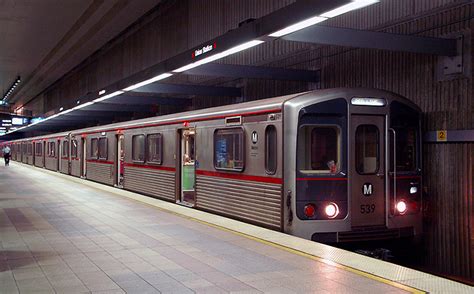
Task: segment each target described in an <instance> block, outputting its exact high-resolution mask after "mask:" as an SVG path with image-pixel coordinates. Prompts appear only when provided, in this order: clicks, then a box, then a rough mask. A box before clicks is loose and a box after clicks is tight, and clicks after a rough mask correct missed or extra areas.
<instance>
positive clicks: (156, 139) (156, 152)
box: [146, 134, 163, 164]
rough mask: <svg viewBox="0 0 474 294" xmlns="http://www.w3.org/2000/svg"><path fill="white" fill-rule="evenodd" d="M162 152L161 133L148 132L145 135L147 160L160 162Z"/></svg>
mask: <svg viewBox="0 0 474 294" xmlns="http://www.w3.org/2000/svg"><path fill="white" fill-rule="evenodd" d="M162 154H163V135H162V134H150V135H148V137H147V156H146V157H147V159H146V160H147V161H148V162H152V163H156V164H161V163H162Z"/></svg>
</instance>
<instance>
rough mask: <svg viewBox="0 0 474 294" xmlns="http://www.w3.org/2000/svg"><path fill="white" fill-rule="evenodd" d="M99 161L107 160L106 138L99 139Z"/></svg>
mask: <svg viewBox="0 0 474 294" xmlns="http://www.w3.org/2000/svg"><path fill="white" fill-rule="evenodd" d="M99 159H104V160H106V159H107V138H99Z"/></svg>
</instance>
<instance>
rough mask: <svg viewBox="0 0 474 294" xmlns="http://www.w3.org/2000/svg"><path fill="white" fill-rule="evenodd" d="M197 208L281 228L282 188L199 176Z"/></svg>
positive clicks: (275, 185)
mask: <svg viewBox="0 0 474 294" xmlns="http://www.w3.org/2000/svg"><path fill="white" fill-rule="evenodd" d="M196 195H197V196H196V207H198V208H201V209H205V210H208V211H213V212H216V213H219V214H223V215H226V216H230V217H234V218H238V219H242V220H245V221H250V222H253V223H257V224H261V225H264V226H266V227H270V228H274V229H280V227H281V185H280V184H267V183H256V182H250V181H240V180H233V179H223V178H218V177H209V176H202V175H197V177H196Z"/></svg>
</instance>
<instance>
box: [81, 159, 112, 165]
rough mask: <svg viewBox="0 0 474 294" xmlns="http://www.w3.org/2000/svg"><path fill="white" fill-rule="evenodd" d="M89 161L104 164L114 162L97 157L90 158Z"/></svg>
mask: <svg viewBox="0 0 474 294" xmlns="http://www.w3.org/2000/svg"><path fill="white" fill-rule="evenodd" d="M87 162H92V163H102V164H114V162H113V161H107V160H97V159H88V160H87Z"/></svg>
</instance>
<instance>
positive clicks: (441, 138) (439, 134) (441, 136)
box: [436, 130, 448, 142]
mask: <svg viewBox="0 0 474 294" xmlns="http://www.w3.org/2000/svg"><path fill="white" fill-rule="evenodd" d="M436 141H438V142H446V141H448V131H446V130H443V131H436Z"/></svg>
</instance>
